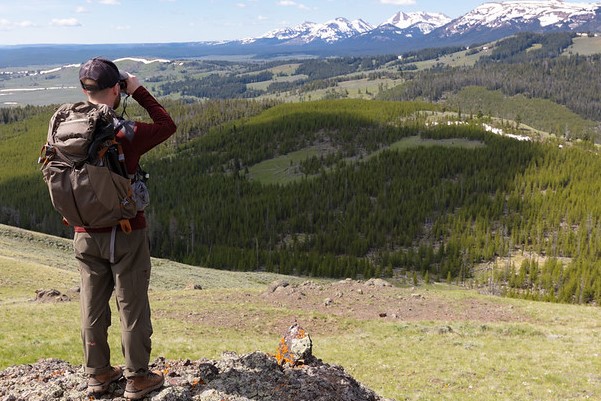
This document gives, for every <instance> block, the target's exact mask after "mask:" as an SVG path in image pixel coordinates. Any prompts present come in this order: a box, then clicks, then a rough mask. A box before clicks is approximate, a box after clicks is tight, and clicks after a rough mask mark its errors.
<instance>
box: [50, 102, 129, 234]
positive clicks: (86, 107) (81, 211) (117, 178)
mask: <svg viewBox="0 0 601 401" xmlns="http://www.w3.org/2000/svg"><path fill="white" fill-rule="evenodd" d="M116 121H118V120H117V119H116V116H115V113H114V111H113V109H111V108H110V107H108V106H106V105H103V104H101V105H96V104H93V103H90V102H79V103H73V104H64V105H62V106H61V107H59V109H58V110H57V111H56V112H55V113H54V115H53V116H52V118H51V119H50V124H49V126H48V138H47V143H46V144H45V145H44V146H43V147H42V151H41V155H40V159H39V162H40V163H42V167H41V171H42V173H43V177H44V181H45V182H46V184H47V186H48V191H49V193H50V199H51V201H52V205H53V206H54V208H55V209H56V210H57V211H58V212H59V213H60V214H61V215H62V216H63V221H64V222H65V223H66V224H68V225H73V226H82V227H88V228H104V227H113V226H116V225H120V226H121V228H122V230H123V231H124V232H131V226H130V225H129V219H130V218H132V217H134V216H135V215H136V213H137V207H136V202H135V200H134V199H133V192H132V186H131V180H130V178H129V177H128V175H127V171H126V170H125V164H124V157H123V151H122V149H121V145H120V144H119V143H118V142H117V141H115V133H116V132H118V130H119V127H118V126H117V127H116V126H115V122H116Z"/></svg>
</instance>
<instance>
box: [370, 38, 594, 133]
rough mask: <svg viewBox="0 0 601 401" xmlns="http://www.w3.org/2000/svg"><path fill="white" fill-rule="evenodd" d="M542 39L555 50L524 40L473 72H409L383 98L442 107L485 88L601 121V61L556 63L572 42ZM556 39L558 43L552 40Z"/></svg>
mask: <svg viewBox="0 0 601 401" xmlns="http://www.w3.org/2000/svg"><path fill="white" fill-rule="evenodd" d="M542 38H546V39H547V41H548V42H550V43H551V44H548V45H547V46H546V47H543V48H541V49H538V50H532V51H525V50H524V49H528V48H529V46H531V45H532V44H533V43H535V42H536V43H538V41H540V40H541V36H540V35H522V36H520V37H519V39H522V40H523V41H519V40H516V41H514V42H509V43H511V44H513V45H514V46H501V45H499V46H498V48H499V49H500V50H499V51H498V52H496V53H493V55H492V56H491V57H490V58H488V59H486V58H485V59H483V61H482V62H480V63H478V64H477V65H475V66H473V67H455V68H450V67H443V68H436V69H432V70H427V71H422V72H411V73H409V72H406V73H405V75H404V76H405V77H406V78H407V79H408V82H407V83H405V84H403V85H402V86H401V87H399V88H394V89H391V90H389V91H387V92H385V93H383V94H382V95H381V96H380V98H382V99H387V100H412V99H426V100H429V101H440V100H441V99H443V98H444V97H445V96H447V95H448V93H457V92H458V91H460V90H462V89H463V88H465V87H467V86H482V87H484V88H487V89H489V90H500V91H501V92H503V93H504V94H505V95H507V96H514V95H524V96H526V97H529V98H541V99H549V100H551V101H553V102H555V103H557V104H561V105H564V106H566V107H568V108H569V109H570V110H572V111H574V112H575V113H577V114H578V115H580V116H582V117H584V118H586V119H590V120H595V121H599V120H601V103H600V102H601V100H600V98H599V95H598V94H599V93H600V91H601V83H600V82H599V80H598V79H595V78H594V77H597V76H599V75H600V74H601V63H600V61H601V56H600V55H593V56H579V55H574V56H561V57H555V55H556V54H558V53H559V51H560V50H561V49H562V48H563V47H564V46H565V45H566V44H567V42H566V41H565V40H566V36H565V35H557V36H551V37H549V36H542ZM553 38H555V39H556V40H554V41H553V40H551V39H553ZM549 54H551V55H552V57H549ZM543 56H545V57H543ZM508 63H509V64H510V65H508ZM464 111H469V112H473V113H477V112H478V110H464ZM587 134H588V133H587ZM583 135H585V134H584V133H574V136H575V137H580V138H582V137H583Z"/></svg>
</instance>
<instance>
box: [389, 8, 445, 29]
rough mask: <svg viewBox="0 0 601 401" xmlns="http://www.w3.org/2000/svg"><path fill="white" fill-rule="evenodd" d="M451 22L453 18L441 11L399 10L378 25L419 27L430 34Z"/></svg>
mask: <svg viewBox="0 0 601 401" xmlns="http://www.w3.org/2000/svg"><path fill="white" fill-rule="evenodd" d="M449 22H451V18H449V17H448V16H446V15H444V14H441V13H426V12H422V11H419V12H413V13H404V12H398V13H396V14H395V15H393V16H392V17H390V18H388V19H387V20H386V21H385V22H384V23H382V24H380V25H378V27H381V26H382V25H386V24H388V25H393V26H395V27H397V28H400V29H410V28H417V29H419V30H420V31H421V32H422V33H424V34H428V33H430V32H431V31H433V30H434V29H436V28H439V27H441V26H443V25H446V24H448V23H449Z"/></svg>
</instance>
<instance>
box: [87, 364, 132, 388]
mask: <svg viewBox="0 0 601 401" xmlns="http://www.w3.org/2000/svg"><path fill="white" fill-rule="evenodd" d="M122 376H123V370H121V368H119V367H113V366H111V369H110V370H109V371H108V372H106V373H102V374H99V375H90V378H89V379H88V394H104V393H106V392H107V391H108V389H109V386H110V385H111V383H114V382H116V381H118V380H119V379H121V377H122Z"/></svg>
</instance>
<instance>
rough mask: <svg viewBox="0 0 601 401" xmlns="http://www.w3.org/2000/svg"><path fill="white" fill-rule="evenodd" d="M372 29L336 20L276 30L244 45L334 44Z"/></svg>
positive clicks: (306, 23)
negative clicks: (273, 41)
mask: <svg viewBox="0 0 601 401" xmlns="http://www.w3.org/2000/svg"><path fill="white" fill-rule="evenodd" d="M373 28H374V27H373V26H372V25H370V24H368V23H367V22H365V21H363V20H361V19H358V20H354V21H349V20H348V19H346V18H336V19H333V20H330V21H327V22H324V23H322V24H318V23H315V22H304V23H302V24H300V25H297V26H295V27H294V28H283V29H276V30H273V31H270V32H267V33H266V34H264V35H262V36H259V37H258V38H252V39H246V40H245V42H246V43H253V42H255V41H258V40H261V39H277V40H280V41H284V42H288V43H289V44H307V43H311V42H313V41H323V42H327V43H334V42H337V41H339V40H343V39H347V38H350V37H353V36H356V35H359V34H362V33H364V32H368V31H371V30H372V29H373Z"/></svg>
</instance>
